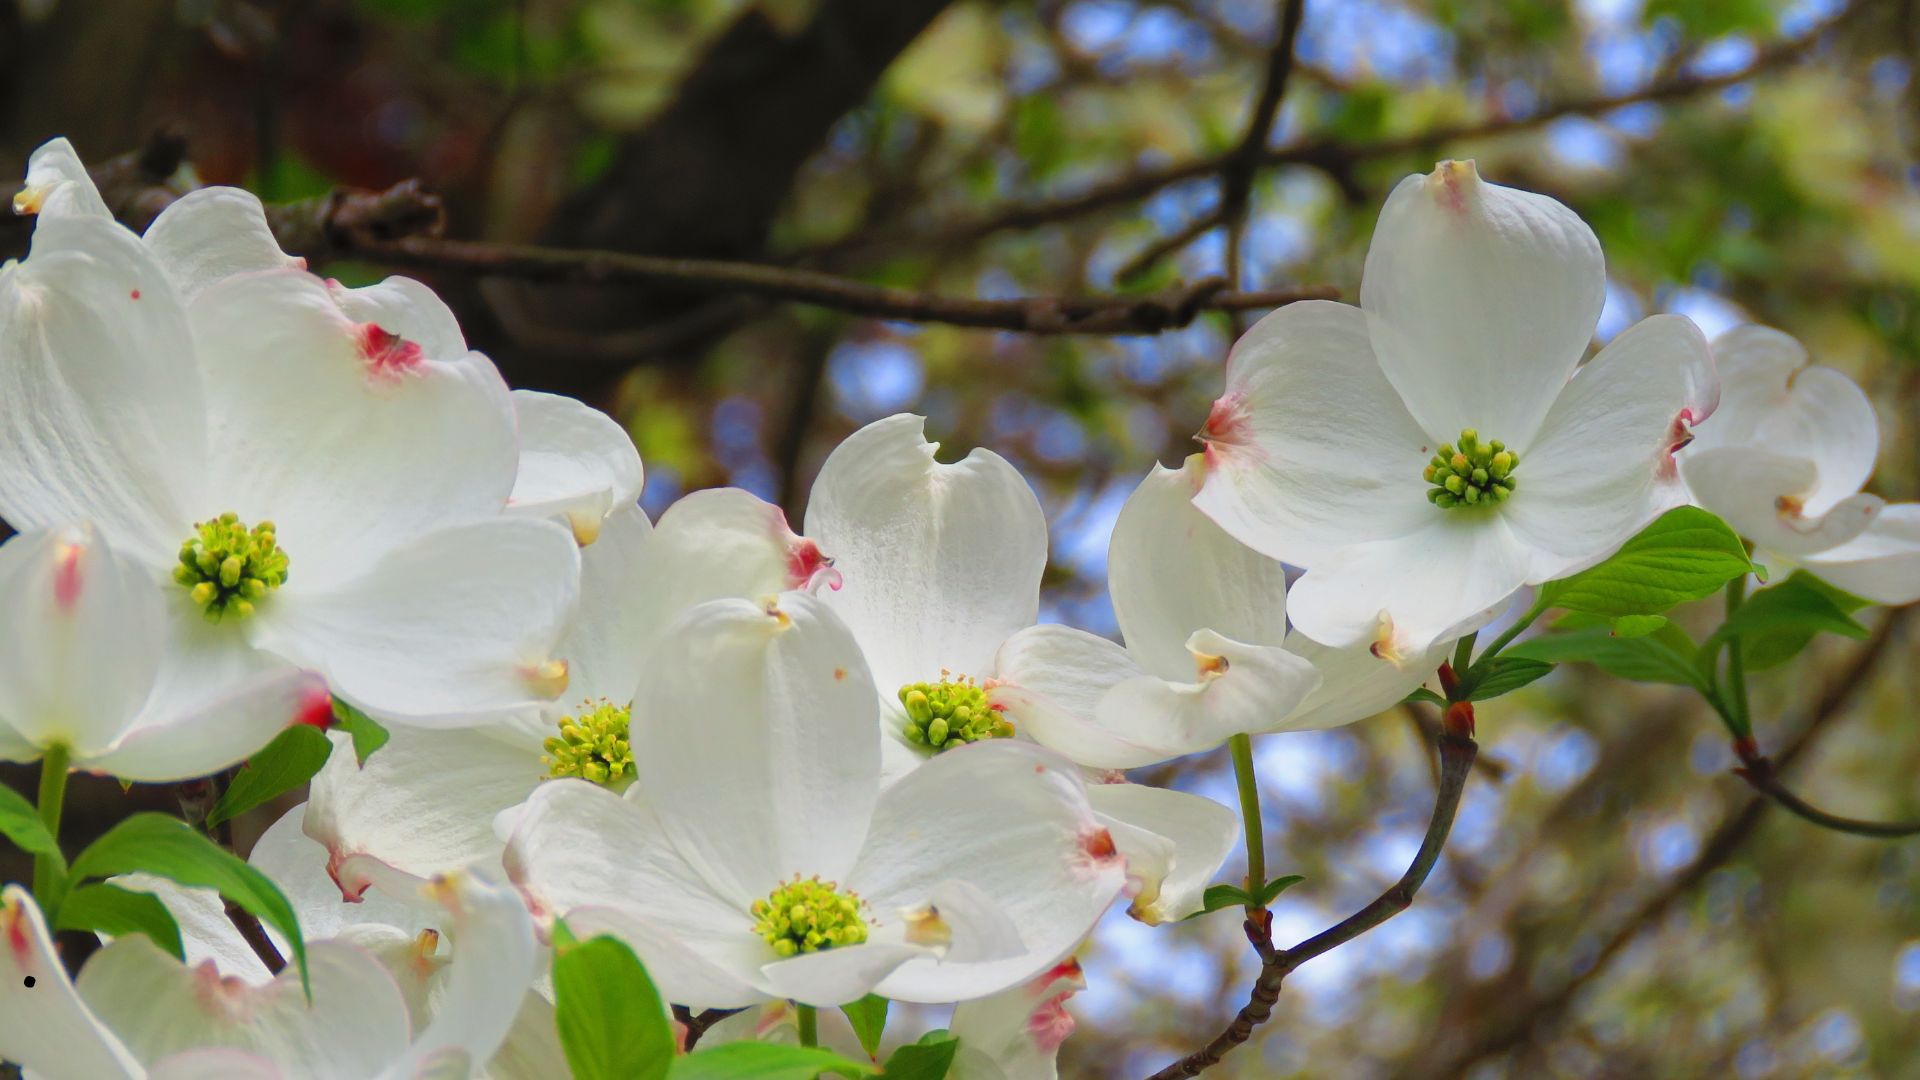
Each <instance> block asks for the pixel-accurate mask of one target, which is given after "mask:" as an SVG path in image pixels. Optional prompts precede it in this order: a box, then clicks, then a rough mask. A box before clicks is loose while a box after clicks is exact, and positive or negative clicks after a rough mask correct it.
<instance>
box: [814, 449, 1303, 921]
mask: <svg viewBox="0 0 1920 1080" xmlns="http://www.w3.org/2000/svg"><path fill="white" fill-rule="evenodd" d="M925 423H926V422H925V420H924V419H923V418H921V417H918V416H912V415H905V414H902V415H898V416H891V417H887V418H885V419H882V420H877V421H875V422H873V423H871V424H868V425H867V426H866V427H864V428H861V429H860V430H859V431H857V432H855V433H854V434H853V435H851V436H849V437H848V438H847V440H846V441H845V442H843V443H841V444H840V445H839V446H838V447H836V448H835V449H834V451H833V453H832V454H830V455H829V456H828V457H827V461H826V463H825V464H824V465H823V466H822V467H821V470H820V476H819V479H817V480H816V481H815V482H814V486H813V492H812V495H811V497H810V499H809V501H808V507H807V529H808V534H809V535H811V536H814V537H816V538H818V540H819V541H820V543H821V545H822V546H824V547H825V548H826V549H827V550H828V551H831V552H832V553H833V555H834V558H835V568H836V569H837V570H838V571H839V572H840V573H841V574H842V575H843V578H844V585H843V587H842V588H840V589H838V590H837V591H834V592H829V593H823V594H822V600H823V602H824V603H825V604H826V605H827V606H828V607H831V608H832V609H833V610H834V612H835V614H837V615H839V616H840V617H841V618H842V619H843V620H844V621H845V623H846V625H847V628H848V629H849V630H850V631H852V633H853V637H854V639H855V640H856V641H857V642H858V643H859V645H860V649H861V652H862V654H863V655H864V656H865V658H866V661H867V664H868V666H869V668H870V669H871V670H872V671H873V674H874V680H875V682H876V684H877V688H878V690H879V693H880V699H881V700H880V711H879V716H880V720H881V728H882V731H881V736H882V738H881V749H882V769H883V772H884V774H885V776H886V779H887V780H888V782H894V781H897V780H899V779H900V778H901V777H905V776H909V775H911V774H912V773H913V772H914V770H916V769H918V768H921V767H923V766H924V765H925V764H926V763H927V762H928V761H930V760H937V759H938V758H939V757H940V756H942V755H944V754H947V753H951V752H953V751H955V750H957V749H960V748H964V747H966V746H969V745H974V744H978V743H980V742H984V741H988V740H999V739H1031V740H1032V741H1035V742H1038V743H1040V744H1041V745H1042V746H1045V747H1047V748H1048V749H1050V750H1054V751H1057V752H1059V753H1062V754H1065V755H1066V756H1067V757H1068V758H1069V759H1071V760H1072V761H1073V762H1074V763H1075V764H1077V765H1080V766H1083V767H1085V768H1086V770H1087V772H1088V774H1089V780H1090V782H1091V781H1098V780H1105V779H1107V777H1106V776H1105V775H1103V774H1104V773H1105V772H1106V771H1107V770H1110V769H1113V768H1117V767H1123V766H1132V765H1140V764H1148V763H1151V762H1156V761H1163V760H1166V759H1167V758H1171V757H1177V756H1179V755H1180V754H1184V753H1190V752H1192V751H1193V750H1198V749H1205V748H1206V747H1208V746H1212V745H1217V744H1218V743H1219V741H1220V740H1222V739H1225V738H1226V737H1227V735H1228V734H1231V733H1232V730H1233V729H1232V728H1231V721H1230V720H1229V721H1218V720H1217V719H1216V721H1215V722H1214V723H1213V724H1212V726H1211V727H1207V733H1205V734H1201V735H1200V736H1198V737H1197V738H1196V737H1194V736H1193V735H1191V734H1190V733H1185V732H1182V731H1180V730H1178V729H1179V728H1180V727H1181V725H1182V724H1185V723H1188V721H1189V718H1188V715H1187V714H1189V713H1204V712H1207V711H1209V710H1212V711H1215V712H1217V711H1218V706H1219V704H1220V701H1221V698H1222V696H1223V695H1221V694H1217V693H1216V694H1206V693H1200V692H1198V688H1195V689H1196V693H1195V694H1194V695H1192V697H1191V699H1189V698H1185V697H1182V696H1181V692H1180V691H1179V690H1173V691H1169V692H1168V693H1166V694H1163V695H1161V696H1160V697H1159V698H1157V699H1155V700H1153V701H1151V702H1143V703H1142V704H1141V706H1140V708H1139V709H1138V710H1137V713H1138V715H1137V716H1136V717H1135V719H1137V720H1138V722H1139V723H1140V724H1141V725H1142V726H1144V727H1150V728H1152V729H1153V730H1152V732H1151V733H1150V734H1149V735H1147V736H1144V737H1143V739H1142V741H1141V742H1139V743H1135V744H1128V745H1126V746H1125V747H1124V752H1120V753H1116V751H1115V749H1114V746H1115V744H1117V743H1118V742H1119V740H1117V739H1108V740H1106V742H1105V743H1094V742H1090V741H1088V740H1077V739H1075V738H1072V737H1066V736H1071V735H1072V732H1071V731H1066V732H1064V734H1063V733H1062V731H1061V730H1060V729H1059V728H1058V727H1057V726H1050V725H1048V724H1046V723H1036V724H1033V725H1031V726H1029V725H1028V724H1027V723H1026V722H1025V720H1026V717H1024V716H1022V715H1021V712H1020V708H1019V706H1020V705H1022V704H1023V703H1025V702H1027V701H1029V700H1030V696H1029V692H1028V691H1027V690H1026V689H1025V688H1023V687H1021V686H1019V685H1017V680H1016V679H1015V678H1014V675H1015V673H1014V672H1012V671H1011V670H1010V669H1009V668H1008V666H1007V663H1008V655H1009V654H1008V649H1009V648H1011V647H1012V646H1011V644H1010V642H1018V641H1020V640H1022V639H1023V638H1024V637H1026V636H1027V635H1029V634H1048V633H1053V632H1061V633H1067V634H1078V633H1079V632H1078V631H1067V630H1066V629H1065V628H1064V627H1041V628H1035V627H1034V626H1033V620H1034V618H1035V616H1036V615H1037V613H1038V611H1039V605H1040V578H1041V574H1042V572H1043V571H1044V570H1045V568H1046V561H1047V525H1046V517H1045V515H1044V514H1043V513H1042V512H1041V508H1040V503H1039V500H1038V499H1036V498H1035V497H1034V494H1033V489H1032V488H1031V487H1029V486H1028V484H1027V482H1026V480H1025V479H1024V478H1023V477H1022V476H1021V475H1020V473H1019V472H1018V471H1017V470H1016V469H1015V468H1014V467H1013V466H1012V465H1011V464H1010V463H1008V462H1007V460H1006V459H1005V458H1002V457H1001V456H999V455H998V454H995V453H994V452H992V451H991V450H987V449H984V448H982V449H977V450H974V451H973V452H972V453H969V454H968V455H966V456H965V457H964V458H962V459H960V460H959V461H957V462H953V463H950V464H949V463H945V462H941V461H939V460H938V459H937V458H936V457H935V453H936V451H937V450H938V445H937V444H935V443H932V442H929V441H928V440H927V438H926V436H925V433H924V428H925ZM1195 517H1196V518H1197V517H1198V515H1195ZM1200 520H1202V521H1204V520H1205V519H1200ZM1183 636H1184V635H1183ZM1081 637H1083V638H1087V639H1088V640H1090V641H1095V642H1099V644H1101V645H1105V646H1106V647H1107V648H1109V649H1110V648H1112V647H1113V646H1112V645H1111V643H1108V642H1104V641H1100V639H1097V638H1092V637H1091V636H1090V635H1081ZM1088 659H1089V657H1088V655H1086V654H1084V653H1083V654H1076V655H1075V656H1072V657H1070V658H1065V659H1064V661H1063V662H1064V663H1065V664H1067V665H1068V666H1069V667H1070V668H1071V670H1067V671H1065V672H1064V673H1063V677H1064V678H1065V679H1067V680H1069V681H1074V682H1075V684H1076V685H1079V684H1082V683H1084V684H1091V683H1093V682H1094V681H1095V680H1098V679H1100V678H1101V677H1102V676H1103V675H1105V674H1106V673H1107V672H1108V670H1109V668H1110V665H1107V664H1105V663H1104V662H1103V661H1104V659H1105V657H1104V655H1100V654H1097V652H1096V653H1095V654H1094V655H1092V656H1091V662H1090V663H1087V664H1086V666H1085V667H1084V669H1082V668H1079V667H1074V666H1073V665H1079V664H1081V663H1083V662H1085V661H1088ZM1290 664H1291V666H1289V665H1290ZM1278 666H1279V668H1280V670H1278V671H1277V672H1273V673H1271V674H1272V677H1270V678H1267V679H1265V680H1264V681H1263V682H1261V683H1260V685H1259V686H1258V687H1251V686H1249V687H1248V688H1247V689H1245V690H1243V691H1238V692H1241V693H1243V695H1251V694H1266V695H1271V696H1270V697H1269V698H1268V700H1267V702H1265V705H1266V706H1267V707H1269V708H1282V709H1284V708H1287V707H1289V706H1290V703H1291V702H1293V701H1296V700H1298V697H1299V695H1301V694H1304V693H1305V692H1306V689H1307V685H1306V684H1307V683H1308V681H1310V680H1311V678H1312V672H1311V670H1310V669H1308V668H1307V666H1306V665H1305V664H1304V663H1301V662H1293V661H1291V658H1286V659H1282V660H1280V661H1279V662H1278ZM1251 679H1252V675H1250V674H1243V675H1242V676H1241V677H1240V678H1239V679H1238V680H1237V681H1236V682H1234V683H1233V684H1232V688H1230V689H1233V690H1238V688H1240V687H1242V686H1243V684H1248V683H1250V681H1251ZM1156 685H1158V684H1157V683H1156ZM1192 723H1193V724H1194V725H1195V726H1201V727H1206V722H1205V721H1203V720H1196V721H1192ZM1223 723H1224V724H1226V725H1227V726H1225V727H1222V726H1221V725H1222V724H1223ZM1215 731H1218V732H1223V733H1220V734H1217V735H1212V734H1211V733H1212V732H1215ZM1056 735H1060V736H1062V737H1056ZM1117 786H1126V785H1112V784H1107V783H1093V784H1092V786H1091V787H1090V788H1089V790H1088V796H1089V798H1091V799H1092V800H1093V804H1094V808H1095V810H1096V811H1097V812H1098V813H1099V817H1100V820H1101V822H1102V824H1103V825H1106V826H1108V827H1109V828H1110V829H1111V831H1112V835H1113V839H1114V843H1115V844H1116V845H1117V846H1118V848H1119V851H1120V853H1121V854H1122V855H1123V856H1125V858H1126V860H1127V870H1128V875H1129V878H1130V879H1131V885H1130V890H1131V891H1130V895H1131V896H1132V897H1133V904H1132V905H1131V908H1130V910H1131V911H1132V913H1133V914H1134V916H1135V917H1137V918H1140V919H1142V920H1144V921H1148V922H1159V921H1167V920H1173V919H1178V918H1181V917H1183V916H1185V915H1187V914H1189V913H1190V912H1192V911H1194V910H1197V909H1198V908H1199V906H1200V892H1201V890H1203V889H1204V888H1205V885H1206V882H1207V881H1208V880H1209V879H1210V877H1211V875H1212V874H1213V873H1214V871H1216V870H1218V869H1219V866H1220V863H1221V861H1222V860H1224V859H1225V857H1226V854H1227V852H1228V851H1230V850H1231V848H1232V846H1233V843H1234V841H1235V839H1236V838H1237V836H1238V833H1239V827H1240V826H1239V820H1238V816H1237V815H1236V814H1234V813H1233V812H1232V811H1230V810H1228V809H1226V808H1225V807H1222V806H1220V805H1219V804H1218V803H1215V802H1213V801H1211V800H1209V799H1205V798H1202V797H1200V796H1196V795H1189V794H1187V793H1184V792H1175V791H1153V792H1151V793H1149V792H1147V791H1145V789H1140V790H1139V791H1137V792H1136V791H1132V790H1130V791H1127V792H1121V791H1118V790H1112V789H1114V788H1116V787H1117Z"/></svg>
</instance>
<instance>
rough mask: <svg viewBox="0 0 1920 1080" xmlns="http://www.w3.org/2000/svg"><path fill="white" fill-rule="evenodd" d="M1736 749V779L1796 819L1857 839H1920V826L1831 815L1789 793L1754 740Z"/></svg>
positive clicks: (1739, 743) (1741, 741) (1736, 744)
mask: <svg viewBox="0 0 1920 1080" xmlns="http://www.w3.org/2000/svg"><path fill="white" fill-rule="evenodd" d="M1733 749H1734V753H1735V754H1737V755H1739V757H1740V766H1741V767H1740V768H1737V769H1735V770H1733V775H1735V776H1738V777H1739V778H1740V779H1742V780H1745V781H1746V782H1747V786H1748V787H1751V788H1752V789H1753V790H1755V791H1757V792H1759V793H1760V794H1762V795H1765V796H1766V797H1767V798H1769V799H1772V800H1773V801H1774V802H1777V803H1779V804H1780V806H1781V807H1782V808H1783V809H1785V810H1786V811H1787V812H1788V813H1790V814H1792V815H1794V816H1795V817H1798V818H1802V819H1804V820H1806V821H1809V822H1812V823H1813V824H1815V825H1818V826H1820V827H1821V828H1823V829H1831V830H1833V831H1834V832H1841V833H1850V834H1852V835H1854V836H1871V837H1877V838H1879V839H1886V840H1893V839H1900V838H1902V837H1907V836H1920V822H1914V821H1863V820H1861V819H1859V818H1850V817H1841V816H1840V815H1838V814H1829V813H1827V812H1826V811H1825V810H1822V809H1820V808H1819V807H1817V806H1814V805H1813V804H1812V803H1809V802H1807V801H1806V800H1805V799H1802V798H1801V797H1800V796H1798V795H1795V794H1794V793H1793V792H1791V791H1789V790H1788V789H1787V786H1786V785H1785V784H1783V783H1781V782H1780V773H1779V770H1778V769H1777V768H1775V767H1774V764H1773V761H1772V759H1770V758H1768V757H1767V756H1766V755H1765V754H1762V753H1760V751H1759V748H1758V747H1756V746H1755V745H1754V742H1753V740H1752V739H1751V738H1746V739H1739V740H1737V741H1735V742H1734V744H1733Z"/></svg>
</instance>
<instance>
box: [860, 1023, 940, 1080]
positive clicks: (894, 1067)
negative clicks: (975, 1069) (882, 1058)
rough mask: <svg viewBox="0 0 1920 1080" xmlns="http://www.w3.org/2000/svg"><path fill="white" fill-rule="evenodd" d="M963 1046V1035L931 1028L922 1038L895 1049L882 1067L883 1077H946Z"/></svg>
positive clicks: (905, 1079)
mask: <svg viewBox="0 0 1920 1080" xmlns="http://www.w3.org/2000/svg"><path fill="white" fill-rule="evenodd" d="M935 1035H938V1036H939V1037H938V1038H935V1037H934V1036H935ZM959 1050H960V1040H959V1039H956V1038H954V1037H953V1036H952V1035H950V1034H948V1033H946V1032H944V1031H942V1032H931V1031H930V1032H928V1033H927V1037H925V1038H923V1039H921V1040H920V1041H919V1042H917V1043H914V1044H913V1045H911V1046H903V1047H901V1048H900V1049H898V1050H895V1051H894V1052H893V1056H892V1057H890V1058H888V1059H887V1067H886V1068H885V1069H883V1070H881V1072H880V1080H942V1078H943V1077H945V1076H946V1075H947V1070H949V1069H951V1068H953V1055H954V1054H956V1053H958V1052H959Z"/></svg>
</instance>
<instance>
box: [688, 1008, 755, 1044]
mask: <svg viewBox="0 0 1920 1080" xmlns="http://www.w3.org/2000/svg"><path fill="white" fill-rule="evenodd" d="M739 1011H740V1010H739V1009H706V1010H703V1011H701V1012H697V1013H696V1012H694V1011H693V1010H692V1009H689V1008H687V1007H686V1006H685V1005H675V1006H674V1007H673V1018H674V1019H675V1020H678V1021H680V1026H681V1027H683V1028H685V1029H686V1031H687V1037H686V1041H685V1042H684V1043H682V1044H681V1046H680V1049H681V1051H682V1052H688V1051H691V1050H692V1049H693V1048H694V1047H695V1046H698V1045H699V1044H700V1036H702V1035H705V1034H706V1033H707V1029H708V1028H710V1027H712V1026H713V1025H715V1024H717V1023H719V1022H720V1021H722V1020H725V1019H726V1018H727V1017H729V1016H732V1015H733V1014H734V1013H737V1012H739Z"/></svg>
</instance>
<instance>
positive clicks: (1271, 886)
mask: <svg viewBox="0 0 1920 1080" xmlns="http://www.w3.org/2000/svg"><path fill="white" fill-rule="evenodd" d="M1305 880H1307V879H1306V876H1305V875H1303V874H1288V875H1287V876H1286V877H1277V878H1274V879H1273V880H1272V881H1269V882H1267V885H1266V888H1263V889H1261V890H1260V906H1261V907H1265V906H1267V905H1268V904H1271V903H1273V901H1274V898H1275V897H1277V896H1279V895H1280V894H1281V893H1283V892H1286V891H1287V890H1288V889H1291V888H1293V887H1294V886H1295V885H1298V884H1300V883H1301V882H1303V881H1305Z"/></svg>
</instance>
